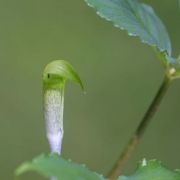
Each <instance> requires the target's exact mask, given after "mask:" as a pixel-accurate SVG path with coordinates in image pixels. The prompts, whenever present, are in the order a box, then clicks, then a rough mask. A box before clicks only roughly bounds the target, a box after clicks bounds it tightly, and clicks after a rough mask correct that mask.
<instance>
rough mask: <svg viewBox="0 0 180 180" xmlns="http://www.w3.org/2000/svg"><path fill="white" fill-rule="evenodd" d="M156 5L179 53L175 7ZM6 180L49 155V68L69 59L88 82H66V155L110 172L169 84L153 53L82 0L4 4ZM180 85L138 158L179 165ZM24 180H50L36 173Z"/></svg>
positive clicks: (1, 127) (2, 153)
mask: <svg viewBox="0 0 180 180" xmlns="http://www.w3.org/2000/svg"><path fill="white" fill-rule="evenodd" d="M143 2H147V3H150V4H151V5H152V6H153V7H154V9H155V10H156V12H157V14H158V15H159V16H160V17H161V19H162V20H163V22H164V23H165V25H166V27H167V30H168V32H169V35H170V38H171V40H172V44H173V55H174V56H175V57H176V56H178V53H179V52H180V41H179V40H180V39H179V37H180V36H179V32H180V9H179V7H178V1H177V0H171V1H169V0H164V1H163V3H162V1H161V0H156V1H148V0H146V1H143ZM0 24H1V28H0V82H1V87H0V167H1V170H0V179H3V180H11V179H14V175H13V174H14V170H15V168H16V167H17V166H18V165H19V164H20V163H22V162H23V161H26V160H30V159H32V158H33V157H34V156H36V155H38V154H40V153H41V152H46V153H47V152H49V148H48V144H47V141H46V137H45V131H44V121H43V111H42V71H43V68H44V66H45V65H46V64H47V63H48V62H50V61H52V60H55V59H65V60H68V61H69V62H70V63H72V64H73V66H74V67H75V68H76V69H77V71H78V72H79V74H80V76H81V78H82V81H83V82H84V84H85V87H86V91H87V94H86V95H84V94H83V93H82V92H81V90H80V88H79V87H78V86H77V85H74V84H71V83H68V84H67V86H66V93H65V115H64V126H65V127H64V128H65V137H64V142H63V152H62V154H63V157H65V158H70V159H72V160H74V161H76V162H79V163H83V164H87V166H88V167H89V168H90V169H92V170H94V171H97V172H99V173H103V174H107V173H108V172H109V170H110V169H111V167H112V165H113V163H114V162H115V160H116V159H117V157H118V156H119V154H120V152H121V150H122V148H123V147H124V145H125V144H126V142H127V141H128V139H129V138H130V136H131V134H132V133H133V132H134V130H135V128H136V126H137V125H138V123H139V121H140V119H141V118H142V116H143V114H144V112H145V111H146V109H147V107H148V105H149V104H150V102H151V100H152V98H153V97H154V95H155V93H156V91H157V90H158V87H159V86H160V84H161V82H162V79H163V69H162V67H161V65H160V63H159V62H158V61H157V60H156V57H155V55H154V53H153V51H152V49H151V48H149V47H148V46H146V45H144V44H142V43H141V42H140V41H139V39H137V38H134V37H133V38H131V37H128V36H127V34H126V32H125V31H121V30H119V29H117V28H115V27H113V26H112V24H111V23H110V22H106V21H105V20H104V19H101V18H100V17H98V16H97V15H96V14H95V11H94V10H93V9H92V8H89V7H88V6H87V5H86V4H85V2H84V1H83V0H76V1H72V0H51V1H49V0H31V1H24V0H16V1H13V0H0ZM179 137H180V81H178V80H177V81H174V82H173V84H172V86H171V87H170V88H169V90H168V92H167V95H166V96H165V98H164V100H163V102H162V104H161V106H160V108H159V110H158V112H157V114H156V115H155V117H154V118H153V121H152V122H151V124H150V125H149V127H148V129H147V132H146V133H145V135H144V137H143V139H142V141H141V143H140V144H139V146H138V147H137V149H136V151H135V153H134V154H133V157H132V159H131V160H130V161H129V163H127V165H126V166H125V167H124V173H126V174H129V173H131V172H132V171H133V170H134V169H135V167H136V164H137V162H138V161H139V160H140V159H142V158H144V157H146V158H147V159H154V158H157V159H159V160H162V161H163V162H164V164H166V165H167V166H168V167H169V168H180V154H179V152H180V143H179ZM18 179H26V180H32V179H37V180H40V179H43V178H41V177H40V176H38V175H36V174H34V173H28V174H26V175H23V176H21V177H20V178H18Z"/></svg>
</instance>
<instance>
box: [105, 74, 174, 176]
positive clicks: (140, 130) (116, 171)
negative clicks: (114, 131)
mask: <svg viewBox="0 0 180 180" xmlns="http://www.w3.org/2000/svg"><path fill="white" fill-rule="evenodd" d="M170 82H171V79H170V77H168V76H167V75H166V76H165V78H164V80H163V82H162V84H161V86H160V88H159V90H158V92H157V94H156V96H155V97H154V99H153V101H152V103H151V104H150V106H149V108H148V110H147V111H146V113H145V115H144V117H143V118H142V120H141V122H140V124H139V125H138V127H137V129H136V131H135V133H134V134H133V136H132V137H131V139H130V141H129V143H128V144H127V145H126V146H125V148H124V150H123V151H122V153H121V154H120V157H119V158H118V160H117V161H116V163H115V166H114V167H113V169H112V170H111V172H110V173H109V176H108V178H109V179H110V180H114V179H116V178H117V177H118V176H119V175H120V174H121V168H122V165H123V164H124V163H126V162H127V161H128V159H129V158H130V157H131V155H132V152H133V150H134V148H135V147H136V145H137V144H138V143H139V141H140V139H141V137H142V136H143V134H144V132H145V130H146V128H147V127H148V125H149V123H150V121H151V119H152V117H153V115H154V114H155V112H156V111H157V108H158V107H159V104H160V102H161V100H162V99H163V97H164V95H165V93H166V91H167V89H168V87H169V84H170Z"/></svg>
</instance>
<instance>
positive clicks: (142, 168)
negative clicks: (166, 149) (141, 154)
mask: <svg viewBox="0 0 180 180" xmlns="http://www.w3.org/2000/svg"><path fill="white" fill-rule="evenodd" d="M118 180H180V171H178V170H175V171H171V170H169V169H167V168H166V167H165V166H163V165H162V163H161V162H159V161H157V160H151V161H148V162H146V161H145V160H143V161H142V162H141V163H140V165H139V167H138V168H137V170H136V172H135V173H134V174H133V175H132V176H128V177H127V176H120V177H119V178H118Z"/></svg>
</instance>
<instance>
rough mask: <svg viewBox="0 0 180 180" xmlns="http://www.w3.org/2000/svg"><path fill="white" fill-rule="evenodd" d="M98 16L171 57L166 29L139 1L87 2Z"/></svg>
mask: <svg viewBox="0 0 180 180" xmlns="http://www.w3.org/2000/svg"><path fill="white" fill-rule="evenodd" d="M85 1H86V2H87V3H88V5H89V6H92V7H94V8H95V9H96V10H97V14H98V15H99V16H101V17H102V18H105V19H106V20H108V21H112V22H113V23H114V25H115V26H116V27H118V28H120V29H125V30H127V32H128V34H129V35H130V36H139V38H140V39H141V41H142V42H143V43H146V44H149V45H151V46H155V47H157V48H158V49H159V50H160V51H166V52H167V53H168V55H171V42H170V39H169V36H168V33H167V32H166V28H165V26H164V25H163V23H162V22H161V20H160V19H159V17H158V16H157V15H156V14H155V12H154V11H153V9H152V8H151V7H150V6H148V5H146V4H143V3H140V2H139V1H138V0H85Z"/></svg>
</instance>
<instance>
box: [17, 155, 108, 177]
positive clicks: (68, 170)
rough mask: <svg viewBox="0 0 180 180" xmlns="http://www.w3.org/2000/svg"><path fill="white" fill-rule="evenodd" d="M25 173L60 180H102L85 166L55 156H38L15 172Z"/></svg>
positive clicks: (18, 173)
mask: <svg viewBox="0 0 180 180" xmlns="http://www.w3.org/2000/svg"><path fill="white" fill-rule="evenodd" d="M27 171H35V172H38V173H40V174H41V175H43V176H45V177H52V176H53V177H56V178H57V179H58V180H62V179H64V180H65V179H79V180H104V179H105V178H103V176H102V175H98V174H97V173H95V172H91V171H90V170H88V169H87V168H86V167H85V166H83V165H79V164H77V163H74V162H71V161H67V160H65V159H63V158H61V157H60V156H58V155H57V154H50V155H40V156H38V157H36V158H35V159H33V160H32V161H31V162H26V163H24V164H22V165H21V166H20V167H19V168H18V169H17V170H16V172H15V174H16V175H21V174H22V173H25V172H27Z"/></svg>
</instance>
